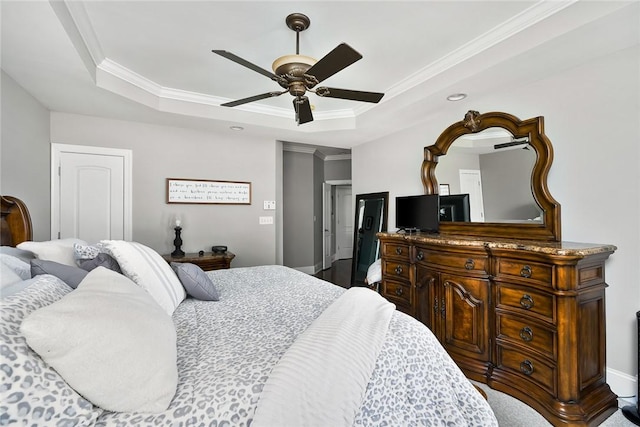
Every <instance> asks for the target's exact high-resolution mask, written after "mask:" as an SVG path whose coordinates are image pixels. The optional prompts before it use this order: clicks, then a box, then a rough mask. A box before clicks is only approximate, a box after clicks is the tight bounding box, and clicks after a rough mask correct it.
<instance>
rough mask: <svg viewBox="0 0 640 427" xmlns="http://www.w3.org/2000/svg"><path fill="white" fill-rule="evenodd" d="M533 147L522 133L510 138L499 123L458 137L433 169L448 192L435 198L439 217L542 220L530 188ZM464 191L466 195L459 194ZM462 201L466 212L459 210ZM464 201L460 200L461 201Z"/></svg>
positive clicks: (508, 220)
mask: <svg viewBox="0 0 640 427" xmlns="http://www.w3.org/2000/svg"><path fill="white" fill-rule="evenodd" d="M536 157H537V156H536V152H535V151H534V150H533V149H531V148H530V146H529V141H528V138H520V139H516V138H515V137H514V136H513V135H512V134H511V132H509V131H507V130H506V129H502V128H496V127H493V128H488V129H485V130H483V131H481V132H478V133H473V134H466V135H462V136H460V137H458V138H457V139H456V140H455V141H453V143H452V144H451V146H450V147H449V151H448V152H447V155H446V157H442V158H441V159H440V162H439V164H438V169H437V172H436V175H437V178H438V183H439V188H440V189H441V190H440V194H441V195H442V193H443V192H442V186H441V185H442V184H443V183H444V186H445V188H444V189H445V190H446V191H447V193H448V196H444V197H443V199H442V201H441V205H442V207H441V215H440V218H441V220H448V221H453V220H460V221H471V222H510V223H522V222H524V223H527V222H529V221H537V222H542V216H541V215H542V211H541V210H540V207H539V206H538V204H537V203H536V201H535V199H534V198H533V192H532V191H531V172H532V171H533V166H534V165H535V162H536ZM465 194H468V198H469V200H468V201H466V200H461V199H462V198H463V195H465ZM461 203H467V204H468V205H469V206H468V210H469V214H468V215H467V216H466V217H465V216H464V215H460V214H458V215H455V213H462V209H461V208H463V206H460V204H461ZM464 207H466V206H464Z"/></svg>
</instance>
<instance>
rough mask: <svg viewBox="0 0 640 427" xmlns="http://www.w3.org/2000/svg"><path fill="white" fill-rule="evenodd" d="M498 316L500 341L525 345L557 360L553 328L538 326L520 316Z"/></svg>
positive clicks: (497, 335) (497, 332)
mask: <svg viewBox="0 0 640 427" xmlns="http://www.w3.org/2000/svg"><path fill="white" fill-rule="evenodd" d="M497 316H498V317H497V322H496V324H497V331H496V337H497V338H498V340H505V341H509V342H512V343H514V344H518V345H524V346H525V347H528V348H531V349H534V350H537V351H539V352H541V353H542V354H543V355H544V356H546V357H548V358H550V359H553V360H555V359H556V345H555V343H556V333H555V330H554V329H553V328H549V327H544V326H541V325H538V324H536V323H534V322H530V321H527V319H524V318H520V317H518V316H510V315H508V314H498V315H497Z"/></svg>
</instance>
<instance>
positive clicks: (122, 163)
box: [51, 144, 132, 243]
mask: <svg viewBox="0 0 640 427" xmlns="http://www.w3.org/2000/svg"><path fill="white" fill-rule="evenodd" d="M131 157H132V152H131V150H121V149H114V148H103V147H90V146H81V145H68V144H51V175H52V177H51V183H52V186H51V238H52V239H61V238H68V237H76V238H79V239H82V240H86V241H87V242H91V243H94V242H97V241H99V240H103V239H118V240H131V236H132V220H131V188H132V183H131V177H132V166H131V165H132V163H131Z"/></svg>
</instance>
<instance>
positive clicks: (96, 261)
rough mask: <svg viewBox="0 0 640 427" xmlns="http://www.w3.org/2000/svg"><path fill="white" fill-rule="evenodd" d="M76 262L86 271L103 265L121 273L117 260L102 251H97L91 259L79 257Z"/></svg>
mask: <svg viewBox="0 0 640 427" xmlns="http://www.w3.org/2000/svg"><path fill="white" fill-rule="evenodd" d="M77 263H78V265H79V266H80V268H81V269H83V270H86V271H91V270H93V269H94V268H96V267H104V268H108V269H109V270H113V271H115V272H116V273H120V274H122V271H121V270H120V265H119V264H118V261H116V259H115V258H114V257H112V256H111V255H109V254H107V253H104V252H102V253H99V254H98V255H97V256H96V257H95V258H93V259H79V260H78V261H77Z"/></svg>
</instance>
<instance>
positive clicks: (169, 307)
mask: <svg viewBox="0 0 640 427" xmlns="http://www.w3.org/2000/svg"><path fill="white" fill-rule="evenodd" d="M100 243H101V244H102V247H103V250H104V251H105V252H106V253H108V254H109V255H111V256H112V257H113V258H115V260H116V261H117V262H118V265H120V269H121V270H122V273H123V274H124V275H125V276H127V277H128V278H129V279H131V280H133V281H134V282H135V283H136V284H137V285H138V286H140V287H142V288H143V289H144V290H146V291H147V292H149V294H151V296H152V297H153V298H154V299H155V300H156V302H157V303H158V304H160V306H161V307H162V308H163V309H164V310H165V311H166V312H167V313H168V314H169V315H172V314H173V312H174V311H175V309H176V307H177V306H178V304H180V303H181V302H182V301H183V300H184V299H185V298H186V296H187V295H186V292H185V290H184V288H183V287H182V283H180V279H178V276H176V273H175V272H174V271H173V269H172V268H171V266H170V265H169V263H168V262H167V261H165V260H164V259H163V258H162V257H161V256H160V254H158V253H157V252H156V251H154V250H153V249H151V248H150V247H148V246H145V245H143V244H141V243H137V242H125V241H123V240H102V241H101V242H100Z"/></svg>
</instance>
